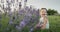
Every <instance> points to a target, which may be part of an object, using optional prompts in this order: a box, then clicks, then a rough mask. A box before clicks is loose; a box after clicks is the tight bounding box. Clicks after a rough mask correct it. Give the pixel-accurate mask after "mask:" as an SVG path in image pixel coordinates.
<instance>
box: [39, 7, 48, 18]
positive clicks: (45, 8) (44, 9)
mask: <svg viewBox="0 0 60 32" xmlns="http://www.w3.org/2000/svg"><path fill="white" fill-rule="evenodd" d="M41 10H44V11H46V15H45V16H46V18H48V17H47V9H46V8H41V9H40V11H39V12H41Z"/></svg>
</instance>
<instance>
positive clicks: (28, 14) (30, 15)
mask: <svg viewBox="0 0 60 32" xmlns="http://www.w3.org/2000/svg"><path fill="white" fill-rule="evenodd" d="M5 12H6V11H5ZM2 15H3V14H2ZM2 15H0V21H1V19H2V17H1V16H2ZM4 17H6V18H7V17H8V18H9V21H8V25H7V27H6V28H5V29H3V30H4V31H3V32H7V31H8V32H9V31H10V32H15V31H16V30H17V31H19V32H20V31H22V29H23V28H24V27H25V26H26V27H28V28H29V29H30V28H31V27H33V26H34V25H35V23H37V22H38V18H39V9H34V8H33V9H32V8H31V7H30V8H29V7H25V8H23V9H22V8H21V9H19V11H14V12H11V11H10V12H8V13H7V12H6V13H4ZM0 27H2V25H1V23H0Z"/></svg>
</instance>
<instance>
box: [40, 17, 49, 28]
mask: <svg viewBox="0 0 60 32" xmlns="http://www.w3.org/2000/svg"><path fill="white" fill-rule="evenodd" d="M39 21H40V24H43V17H41V18H40V19H39ZM46 29H49V21H47V23H46Z"/></svg>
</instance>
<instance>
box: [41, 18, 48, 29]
mask: <svg viewBox="0 0 60 32" xmlns="http://www.w3.org/2000/svg"><path fill="white" fill-rule="evenodd" d="M43 21H44V23H43V24H42V27H41V29H45V28H46V23H47V18H46V17H45V18H44V19H43Z"/></svg>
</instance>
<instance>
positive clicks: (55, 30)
mask: <svg viewBox="0 0 60 32" xmlns="http://www.w3.org/2000/svg"><path fill="white" fill-rule="evenodd" d="M48 19H49V24H50V29H48V30H34V31H35V32H60V16H48ZM8 20H9V18H8V17H5V16H2V20H1V21H0V23H1V24H2V27H1V28H0V32H5V31H4V29H5V28H6V27H7V25H8ZM23 31H24V32H27V31H28V29H27V27H26V28H25V29H24V30H23ZM9 32H11V31H9Z"/></svg>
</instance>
